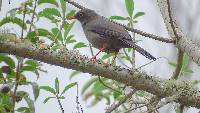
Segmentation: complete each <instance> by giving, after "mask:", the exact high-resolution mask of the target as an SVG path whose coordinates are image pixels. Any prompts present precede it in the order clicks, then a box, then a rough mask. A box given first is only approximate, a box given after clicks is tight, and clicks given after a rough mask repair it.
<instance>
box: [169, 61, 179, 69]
mask: <svg viewBox="0 0 200 113" xmlns="http://www.w3.org/2000/svg"><path fill="white" fill-rule="evenodd" d="M168 64H169V65H170V66H172V67H174V68H175V67H176V65H177V64H176V63H174V62H168Z"/></svg>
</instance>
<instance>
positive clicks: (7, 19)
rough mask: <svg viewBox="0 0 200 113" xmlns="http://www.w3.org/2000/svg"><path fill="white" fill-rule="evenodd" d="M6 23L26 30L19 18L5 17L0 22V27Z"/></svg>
mask: <svg viewBox="0 0 200 113" xmlns="http://www.w3.org/2000/svg"><path fill="white" fill-rule="evenodd" d="M7 23H13V24H17V25H18V26H20V27H21V28H23V29H25V30H26V29H27V26H26V24H23V20H21V19H20V18H17V17H5V18H3V19H2V20H1V21H0V26H2V25H4V24H7Z"/></svg>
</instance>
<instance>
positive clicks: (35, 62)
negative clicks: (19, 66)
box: [24, 60, 40, 67]
mask: <svg viewBox="0 0 200 113" xmlns="http://www.w3.org/2000/svg"><path fill="white" fill-rule="evenodd" d="M24 64H27V65H30V66H33V67H38V66H40V63H39V62H38V61H37V60H26V61H25V62H24Z"/></svg>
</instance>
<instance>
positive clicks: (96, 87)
mask: <svg viewBox="0 0 200 113" xmlns="http://www.w3.org/2000/svg"><path fill="white" fill-rule="evenodd" d="M104 89H105V86H104V85H103V84H101V83H100V82H99V81H97V82H95V84H94V87H93V89H92V92H93V93H94V95H95V96H98V95H101V94H102V93H103V90H104Z"/></svg>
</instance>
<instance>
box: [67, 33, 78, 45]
mask: <svg viewBox="0 0 200 113" xmlns="http://www.w3.org/2000/svg"><path fill="white" fill-rule="evenodd" d="M73 37H74V35H70V36H68V37H67V38H66V40H65V44H69V43H74V42H76V40H75V39H73Z"/></svg>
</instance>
